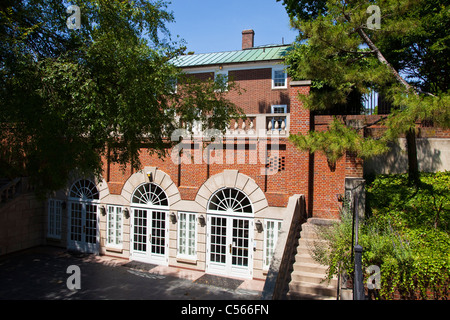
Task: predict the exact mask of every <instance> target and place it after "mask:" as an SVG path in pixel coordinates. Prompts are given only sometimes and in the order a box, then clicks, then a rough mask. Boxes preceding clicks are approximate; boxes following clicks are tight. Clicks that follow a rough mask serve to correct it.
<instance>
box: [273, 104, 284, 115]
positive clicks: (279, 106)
mask: <svg viewBox="0 0 450 320" xmlns="http://www.w3.org/2000/svg"><path fill="white" fill-rule="evenodd" d="M279 110H283V112H278V111H279ZM271 113H273V114H277V113H287V105H286V104H274V105H272V106H271Z"/></svg>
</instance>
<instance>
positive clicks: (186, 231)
mask: <svg viewBox="0 0 450 320" xmlns="http://www.w3.org/2000/svg"><path fill="white" fill-rule="evenodd" d="M195 220H196V218H195V213H184V212H182V213H180V214H179V221H178V255H179V256H181V257H188V258H196V254H197V253H196V241H195V235H196V229H195V228H196V223H195Z"/></svg>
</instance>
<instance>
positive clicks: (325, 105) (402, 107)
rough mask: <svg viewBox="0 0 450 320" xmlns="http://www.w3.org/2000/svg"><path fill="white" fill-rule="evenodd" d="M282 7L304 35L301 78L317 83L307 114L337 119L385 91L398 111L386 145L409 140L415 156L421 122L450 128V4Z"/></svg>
mask: <svg viewBox="0 0 450 320" xmlns="http://www.w3.org/2000/svg"><path fill="white" fill-rule="evenodd" d="M277 1H282V2H283V5H285V7H286V10H287V12H288V13H289V15H290V17H291V23H292V26H293V27H294V28H296V29H298V31H299V36H298V39H297V42H296V44H295V45H294V49H293V50H292V51H291V52H290V54H289V56H288V57H287V64H288V65H290V68H289V72H290V74H291V76H292V77H293V78H296V79H310V80H312V81H313V85H312V90H311V92H310V94H309V95H308V96H307V97H302V99H303V101H304V104H305V106H306V107H307V108H309V109H311V110H331V112H333V109H336V106H339V105H342V104H348V102H349V101H350V100H351V99H350V97H351V96H352V94H353V95H354V94H355V93H357V94H364V93H368V92H369V91H370V90H375V91H378V92H380V93H382V94H383V95H384V96H385V97H386V98H387V99H388V100H389V101H391V102H392V104H393V106H394V112H393V113H392V114H391V115H390V116H389V117H388V118H387V120H386V126H387V128H388V131H387V133H386V135H385V136H384V137H383V139H384V140H385V141H388V140H392V139H396V138H397V137H398V136H399V134H404V133H406V134H407V141H408V146H409V149H410V150H412V149H415V144H414V141H415V140H414V132H415V131H414V130H415V129H414V128H415V122H416V121H418V120H432V121H433V122H434V124H435V125H437V126H441V127H445V128H448V127H450V113H449V102H450V92H449V89H450V88H449V84H450V81H449V78H448V77H449V72H450V37H449V35H448V32H447V30H448V29H449V27H450V7H449V3H448V1H445V0H437V1H430V0H374V1H364V0H355V1H334V0H320V1H307V0H301V1H294V0H277ZM369 6H375V7H370V8H369ZM373 8H378V11H377V10H375V9H373ZM368 9H369V10H368ZM377 19H378V20H377ZM377 22H378V23H377ZM331 129H333V127H332V128H331ZM335 131H336V130H335ZM337 133H338V132H337ZM312 140H314V139H312ZM312 140H311V141H312ZM316 140H317V139H315V142H317V141H316ZM344 140H345V139H344ZM358 143H359V142H358V141H356V140H354V141H353V143H352V145H353V146H352V148H353V149H356V145H357V144H358ZM304 148H307V149H311V148H308V147H307V146H306V147H304ZM347 150H350V149H347ZM379 150H380V148H378V147H377V148H374V152H373V154H376V153H377V152H378V151H379ZM359 155H360V156H366V157H367V156H370V155H371V153H370V152H364V154H362V153H361V154H359ZM411 158H414V155H413V154H412V155H411ZM416 162H417V161H416ZM410 166H415V170H417V165H414V164H413V162H411V161H410Z"/></svg>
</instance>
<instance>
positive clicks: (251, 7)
mask: <svg viewBox="0 0 450 320" xmlns="http://www.w3.org/2000/svg"><path fill="white" fill-rule="evenodd" d="M170 1H171V4H169V6H168V10H169V11H173V13H174V16H175V23H171V24H169V25H168V29H169V30H170V32H171V35H172V39H173V40H175V39H176V36H177V35H179V36H180V38H182V39H184V40H185V41H186V43H187V50H188V51H194V52H195V53H206V52H219V51H230V50H240V49H241V39H242V38H241V37H242V30H245V29H253V30H254V31H255V46H260V45H266V44H281V43H282V38H284V43H285V44H288V43H292V42H293V41H294V40H295V37H296V34H297V32H296V31H295V30H292V29H291V27H290V26H289V17H288V15H287V13H286V10H285V8H284V6H283V5H282V4H281V2H276V1H275V0H222V1H219V0H170Z"/></svg>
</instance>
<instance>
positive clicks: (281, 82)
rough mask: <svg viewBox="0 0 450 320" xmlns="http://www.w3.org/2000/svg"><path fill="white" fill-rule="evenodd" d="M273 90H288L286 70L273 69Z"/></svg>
mask: <svg viewBox="0 0 450 320" xmlns="http://www.w3.org/2000/svg"><path fill="white" fill-rule="evenodd" d="M272 88H274V89H276V88H287V75H286V70H284V69H273V71H272Z"/></svg>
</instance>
